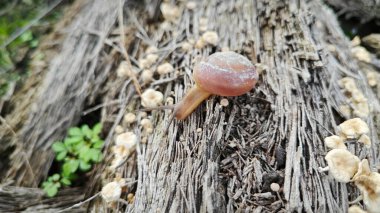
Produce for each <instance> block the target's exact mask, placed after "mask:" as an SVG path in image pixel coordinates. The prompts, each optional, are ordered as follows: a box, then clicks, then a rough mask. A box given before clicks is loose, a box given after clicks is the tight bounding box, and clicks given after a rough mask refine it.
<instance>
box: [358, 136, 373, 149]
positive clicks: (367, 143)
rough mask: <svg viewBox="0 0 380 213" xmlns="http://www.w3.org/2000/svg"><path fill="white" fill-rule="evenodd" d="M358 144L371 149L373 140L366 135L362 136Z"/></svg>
mask: <svg viewBox="0 0 380 213" xmlns="http://www.w3.org/2000/svg"><path fill="white" fill-rule="evenodd" d="M358 142H359V143H362V144H364V145H365V147H367V148H371V139H370V138H369V137H368V135H366V134H362V135H361V136H360V138H359V139H358Z"/></svg>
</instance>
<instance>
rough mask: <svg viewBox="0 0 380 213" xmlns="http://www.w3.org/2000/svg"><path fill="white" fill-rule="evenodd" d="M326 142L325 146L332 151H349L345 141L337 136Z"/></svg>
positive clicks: (330, 137)
mask: <svg viewBox="0 0 380 213" xmlns="http://www.w3.org/2000/svg"><path fill="white" fill-rule="evenodd" d="M324 141H325V146H327V147H328V148H330V149H347V147H346V145H345V144H344V139H343V138H341V137H339V136H337V135H333V136H329V137H326V138H325V140H324Z"/></svg>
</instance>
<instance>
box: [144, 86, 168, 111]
mask: <svg viewBox="0 0 380 213" xmlns="http://www.w3.org/2000/svg"><path fill="white" fill-rule="evenodd" d="M163 99H164V95H163V94H162V93H161V92H159V91H156V90H154V89H147V90H145V92H144V93H143V94H142V95H141V105H142V106H143V107H157V106H158V105H160V104H161V103H162V101H163Z"/></svg>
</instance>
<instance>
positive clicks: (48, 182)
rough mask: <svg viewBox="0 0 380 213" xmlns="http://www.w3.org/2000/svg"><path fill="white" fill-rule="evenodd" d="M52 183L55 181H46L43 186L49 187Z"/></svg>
mask: <svg viewBox="0 0 380 213" xmlns="http://www.w3.org/2000/svg"><path fill="white" fill-rule="evenodd" d="M50 185H53V183H52V182H50V181H45V182H43V183H42V187H43V188H48V187H49V186H50Z"/></svg>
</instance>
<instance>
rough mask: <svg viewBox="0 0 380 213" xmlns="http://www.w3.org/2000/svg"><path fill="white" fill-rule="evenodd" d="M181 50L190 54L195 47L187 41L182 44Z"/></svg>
mask: <svg viewBox="0 0 380 213" xmlns="http://www.w3.org/2000/svg"><path fill="white" fill-rule="evenodd" d="M181 48H182V50H183V51H185V52H189V51H190V50H191V49H192V48H193V45H192V44H190V43H189V42H187V41H185V42H183V43H182V45H181Z"/></svg>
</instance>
